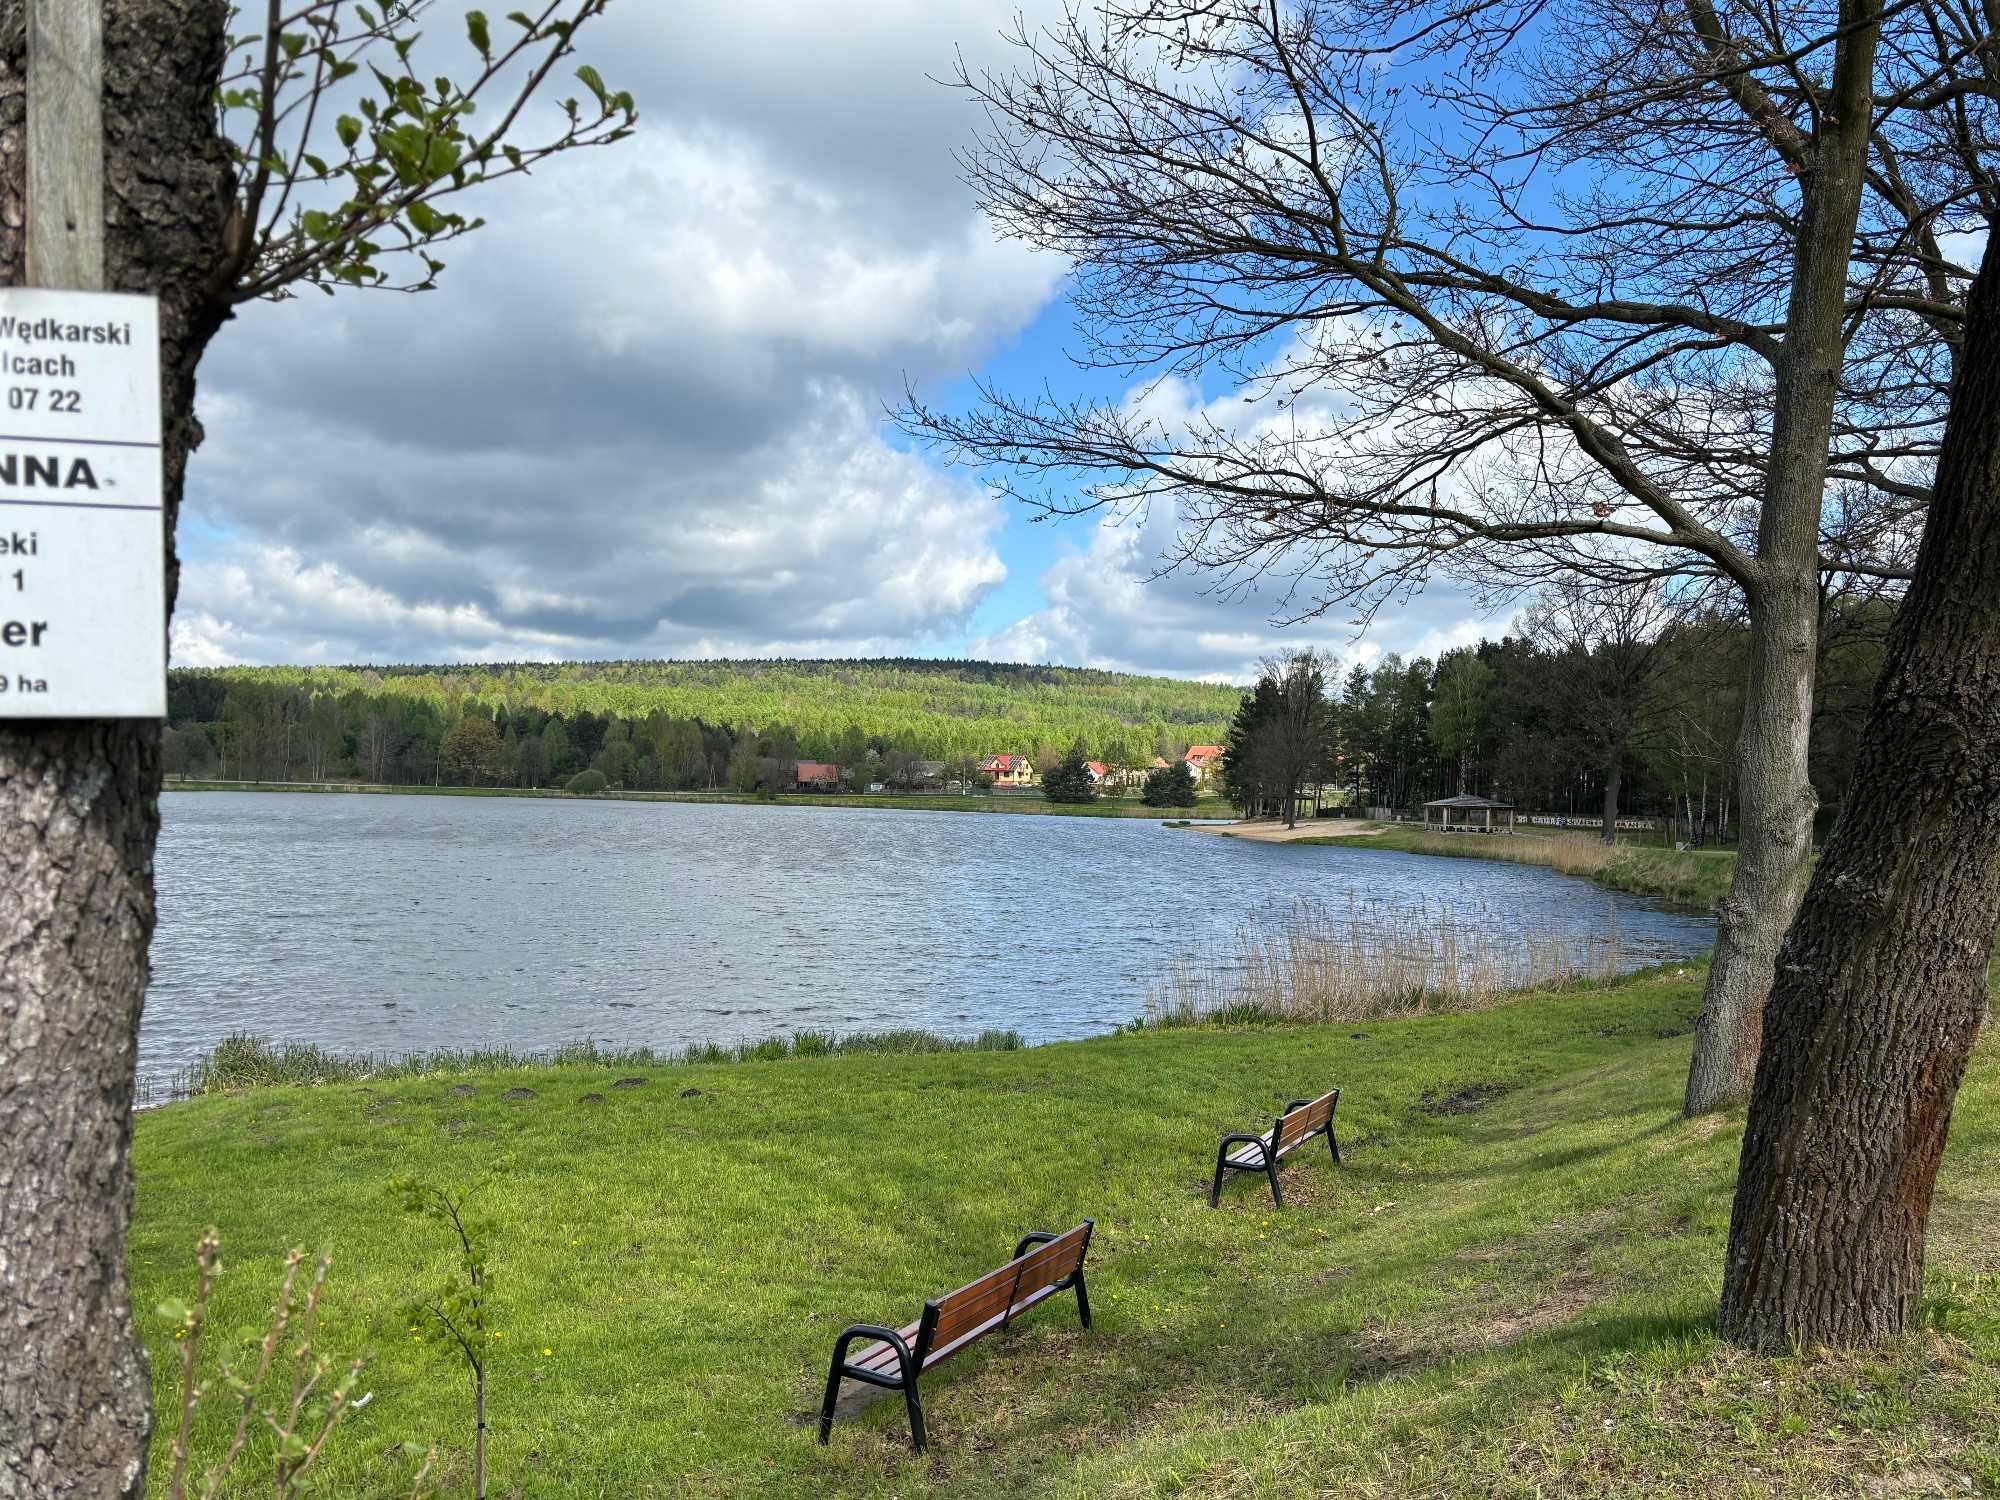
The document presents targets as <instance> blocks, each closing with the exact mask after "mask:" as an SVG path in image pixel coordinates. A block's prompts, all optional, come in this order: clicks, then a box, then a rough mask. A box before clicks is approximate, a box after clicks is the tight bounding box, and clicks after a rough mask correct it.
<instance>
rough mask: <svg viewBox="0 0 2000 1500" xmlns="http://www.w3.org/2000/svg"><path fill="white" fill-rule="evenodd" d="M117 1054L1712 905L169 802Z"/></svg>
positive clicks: (714, 1023)
mask: <svg viewBox="0 0 2000 1500" xmlns="http://www.w3.org/2000/svg"><path fill="white" fill-rule="evenodd" d="M162 804H163V815H162V822H163V827H162V830H161V835H160V852H159V890H160V922H159V931H158V935H157V937H156V938H155V941H154V946H153V975H154V977H153V988H152V991H151V995H150V998H149V999H148V1001H147V1004H146V1016H145V1024H144V1026H143V1028H142V1030H141V1037H140V1071H141V1074H142V1075H143V1076H145V1077H147V1078H149V1079H160V1078H163V1077H165V1076H166V1075H168V1074H171V1073H172V1072H173V1071H175V1070H176V1069H178V1068H181V1067H184V1066H185V1065H186V1064H188V1063H189V1062H191V1061H193V1060H194V1059H195V1058H196V1057H198V1056H200V1055H201V1054H202V1053H203V1052H205V1051H206V1050H207V1049H208V1048H209V1047H210V1046H212V1045H213V1044H214V1043H215V1042H216V1041H217V1040H218V1039H219V1038H221V1037H222V1036H224V1035H225V1034H227V1033H229V1032H231V1031H246V1030H247V1031H254V1032H258V1033H262V1034H264V1035H267V1036H270V1037H273V1038H276V1039H278V1040H298V1041H312V1042H317V1043H320V1044H321V1045H324V1046H330V1047H335V1048H339V1049H342V1050H351V1051H370V1052H402V1051H413V1050H418V1049H422V1048H429V1047H439V1046H453V1047H460V1046H475V1045H506V1046H511V1047H516V1048H524V1049H543V1048H551V1047H556V1046H560V1045H562V1044H563V1043H565V1042H572V1041H579V1040H582V1039H585V1038H594V1039H597V1040H599V1041H605V1042H610V1043H615V1044H621V1045H638V1044H648V1045H652V1046H655V1047H678V1046H683V1045H686V1044H687V1043H689V1042H696V1041H722V1042H728V1041H738V1040H744V1039H755V1038H761V1037H765V1036H770V1035H774V1034H778V1033H782V1032H788V1031H791V1030H795V1029H799V1028H803V1027H813V1028H821V1029H831V1030H836V1031H851V1030H873V1029H879V1028H886V1027H900V1026H922V1027H928V1028H930V1029H932V1030H935V1031H942V1032H949V1033H971V1032H976V1031H978V1030H980V1029H982V1028H984V1027H989V1026H998V1027H1012V1028H1014V1029H1015V1030H1017V1031H1019V1032H1021V1033H1022V1034H1023V1035H1024V1036H1026V1037H1027V1038H1029V1039H1030V1040H1033V1041H1041V1040H1047V1039H1052V1038H1056V1037H1071V1036H1082V1035H1087V1034H1090V1033H1092V1032H1100V1031H1108V1030H1110V1029H1111V1028H1113V1027H1114V1026H1116V1025H1117V1024H1118V1023H1119V1022H1121V1021H1126V1020H1130V1019H1131V1018H1132V1017H1133V1016H1134V1015H1136V1014H1137V1013H1138V1012H1139V1010H1140V1008H1141V1006H1142V1004H1143V1000H1144V996H1145V992H1146V987H1147V984H1148V982H1149V981H1153V980H1157V979H1158V978H1159V977H1160V976H1161V975H1162V974H1163V973H1165V971H1166V969H1167V967H1168V965H1169V964H1170V962H1171V960H1172V958H1173V956H1174V954H1175V953H1177V952H1185V951H1188V950H1189V949H1200V948H1205V947H1212V946H1214V945H1216V944H1219V943H1224V942H1226V941H1227V939H1228V938H1229V937H1230V935H1231V934H1233V933H1235V932H1237V931H1238V930H1239V929H1240V928H1241V927H1242V926H1243V924H1244V923H1245V922H1246V921H1254V920H1258V919H1260V918H1275V917H1278V916H1280V915H1282V913H1283V912H1284V911H1285V910H1286V909H1287V908H1289V907H1290V906H1292V905H1293V904H1294V903H1295V902H1297V901H1298V900H1300V899H1307V900H1312V901H1320V902H1342V901H1346V900H1349V899H1356V900H1360V901H1367V902H1380V903H1387V904H1391V905H1396V906H1404V905H1407V906H1410V907H1420V908H1422V909H1425V910H1428V911H1452V912H1458V913H1462V914H1468V915H1475V916H1479V917H1482V918H1483V919H1485V920H1490V921H1491V922H1493V923H1495V924H1498V925H1499V926H1500V927H1501V928H1502V929H1508V928H1535V929H1540V930H1544V931H1546V930H1548V929H1550V928H1552V927H1554V928H1559V929H1561V930H1562V931H1563V932H1565V933H1568V934H1572V935H1575V936H1577V937H1580V938H1592V937H1597V936H1601V935H1602V934H1603V933H1605V932H1607V931H1609V930H1611V929H1612V928H1613V927H1614V925H1615V928H1616V930H1617V932H1618V935H1619V949H1620V952H1621V954H1622V956H1623V961H1624V963H1625V964H1626V965H1627V966H1629V967H1636V966H1638V965H1641V964H1646V963H1654V962H1658V961H1660V960H1662V959H1666V958H1672V957H1678V956H1683V955H1686V954H1690V953H1695V952H1699V951H1701V950H1703V949H1705V948H1707V947H1708V946H1709V944H1710V943H1711V941H1712V939H1713V924H1712V923H1710V922H1709V921H1706V920H1704V919H1701V918H1696V917H1691V916H1686V915H1682V914H1677V913H1674V912H1670V911H1667V910H1665V909H1663V908H1661V907H1660V906H1659V905H1657V904H1656V903H1652V902H1648V901H1644V900H1641V899H1639V898H1636V897H1631V896H1614V895H1612V894H1611V893H1608V892H1606V891H1603V890H1601V889H1599V888H1598V887H1596V886H1593V885H1591V884H1589V883H1587V882H1584V881H1580V880H1574V879H1571V878H1569V877H1567V876H1562V875H1557V874H1555V873H1553V872H1552V871H1548V870H1543V869H1538V868H1533V867H1528V866H1520V865H1507V864H1499V863H1490V862H1488V861H1485V860H1471V859H1426V858H1423V857H1421V856H1417V855H1408V854H1397V853H1391V852H1388V851H1385V850H1353V849H1344V848H1296V847H1294V848H1286V847H1283V846H1278V845H1269V844H1256V843H1249V842H1246V841H1243V840H1238V839H1219V838H1211V837H1207V836H1204V835H1201V834H1195V833H1189V832H1187V831H1185V830H1180V829H1173V828H1164V827H1162V826H1160V825H1159V824H1157V823H1152V822H1147V821H1141V820H1125V819H1110V818H1061V817H1019V816H996V815H991V814H977V813H946V812H903V811H889V810H880V811H878V810H873V809H859V808H797V807H762V806H734V805H722V804H688V803H643V802H567V801H538V800H529V799H511V798H482V797H424V796H331V795H315V794H298V795H285V794H273V793H256V794H228V793H206V792H182V793H171V792H170V793H168V794H167V795H166V796H165V797H164V798H163V799H162Z"/></svg>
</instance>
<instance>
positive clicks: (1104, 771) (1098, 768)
mask: <svg viewBox="0 0 2000 1500" xmlns="http://www.w3.org/2000/svg"><path fill="white" fill-rule="evenodd" d="M1083 768H1084V770H1086V771H1088V772H1090V779H1091V780H1092V781H1094V782H1096V783H1097V784H1098V785H1099V786H1103V785H1104V783H1105V781H1106V780H1108V779H1109V778H1110V775H1111V768H1110V767H1109V766H1107V765H1105V764H1104V762H1103V761H1101V760H1087V761H1085V762H1084V763H1083Z"/></svg>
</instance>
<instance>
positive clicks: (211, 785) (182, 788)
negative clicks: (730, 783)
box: [166, 779, 1230, 818]
mask: <svg viewBox="0 0 2000 1500" xmlns="http://www.w3.org/2000/svg"><path fill="white" fill-rule="evenodd" d="M166 790H168V791H170V792H333V793H366V794H369V795H374V796H405V797H553V798H557V799H559V800H567V801H571V802H729V803H748V804H755V805H757V806H760V807H872V808H885V807H893V808H901V809H903V810H905V811H910V812H974V813H1041V814H1049V815H1053V816H1056V817H1068V818H1171V817H1175V816H1180V817H1187V816H1189V815H1190V814H1191V815H1193V816H1195V817H1216V818H1226V817H1228V816H1229V814H1230V809H1229V807H1228V806H1227V805H1226V804H1225V803H1223V802H1221V801H1220V800H1219V799H1213V798H1211V799H1206V800H1205V801H1204V802H1203V803H1202V804H1200V805H1198V806H1195V807H1148V806H1146V804H1145V803H1143V802H1141V801H1140V800H1139V799H1138V798H1136V797H1100V798H1098V799H1097V801H1095V802H1082V803H1065V802H1051V801H1049V800H1048V799H1047V798H1045V797H1043V796H1042V795H1041V793H1039V792H999V793H994V794H991V795H980V794H973V793H966V794H963V795H958V794H949V793H942V792H941V793H939V794H937V795H936V796H929V795H923V794H916V795H892V794H889V793H886V792H885V793H880V794H875V793H870V794H866V795H847V794H839V793H827V794H821V793H816V792H803V793H791V792H788V793H786V794H784V795H783V796H778V797H763V796H757V795H755V794H750V793H743V792H630V791H606V792H595V793H590V794H579V793H576V792H566V791H564V790H563V789H562V788H560V787H518V786H391V785H387V784H382V783H374V782H362V781H203V780H198V779H188V780H171V781H169V782H167V784H166Z"/></svg>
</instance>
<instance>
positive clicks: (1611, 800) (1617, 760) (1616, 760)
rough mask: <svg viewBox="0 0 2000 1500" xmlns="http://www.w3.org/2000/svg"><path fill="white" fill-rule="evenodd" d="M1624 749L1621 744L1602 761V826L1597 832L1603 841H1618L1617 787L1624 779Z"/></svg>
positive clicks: (1612, 842) (1608, 842) (1610, 842)
mask: <svg viewBox="0 0 2000 1500" xmlns="http://www.w3.org/2000/svg"><path fill="white" fill-rule="evenodd" d="M1624 771H1625V749H1624V747H1623V746H1622V745H1621V746H1620V747H1619V748H1618V749H1617V750H1615V751H1613V752H1612V754H1611V757H1610V759H1609V760H1607V761H1606V762H1605V763H1604V826H1603V828H1602V830H1601V831H1600V833H1599V837H1601V838H1602V839H1603V840H1604V842H1605V843H1607V844H1615V843H1617V842H1618V788H1619V786H1620V785H1621V784H1622V783H1623V781H1624Z"/></svg>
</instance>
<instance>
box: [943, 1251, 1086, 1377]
mask: <svg viewBox="0 0 2000 1500" xmlns="http://www.w3.org/2000/svg"><path fill="white" fill-rule="evenodd" d="M1090 1230H1091V1221H1090V1220H1088V1219H1085V1220H1084V1221H1083V1222H1082V1223H1081V1224H1079V1225H1077V1226H1076V1228H1074V1229H1071V1230H1069V1231H1067V1232H1066V1233H1063V1234H1060V1235H1058V1236H1057V1237H1056V1238H1055V1239H1053V1240H1050V1241H1049V1242H1048V1243H1047V1244H1044V1245H1034V1246H1031V1247H1030V1248H1029V1250H1028V1251H1027V1253H1026V1254H1024V1255H1021V1256H1018V1257H1016V1258H1015V1259H1013V1260H1010V1261H1008V1262H1007V1264H1006V1265H1004V1266H1002V1267H1000V1268H999V1269H998V1270H997V1271H988V1272H987V1273H986V1274H985V1275H984V1276H982V1277H980V1278H979V1279H978V1280H977V1281H973V1282H969V1283H967V1284H966V1285H965V1286H962V1287H960V1288H959V1289H958V1290H957V1291H955V1292H947V1293H946V1294H945V1295H944V1296H942V1297H939V1298H937V1299H936V1300H935V1301H933V1302H930V1303H927V1304H926V1305H925V1307H924V1324H923V1331H922V1332H921V1333H920V1334H919V1335H918V1341H919V1343H920V1344H921V1345H922V1348H921V1349H920V1350H919V1351H918V1352H917V1358H918V1359H920V1360H921V1359H922V1358H923V1356H924V1354H925V1353H928V1352H929V1351H930V1350H931V1349H942V1348H944V1347H945V1346H946V1345H948V1344H952V1343H956V1342H957V1341H958V1340H959V1339H961V1338H964V1337H965V1336H966V1335H967V1334H968V1333H971V1332H973V1331H974V1330H976V1329H978V1328H979V1327H980V1326H981V1325H982V1324H986V1323H990V1322H992V1321H993V1320H994V1319H996V1318H1002V1319H1004V1318H1005V1316H1006V1314H1007V1312H1008V1310H1009V1309H1010V1308H1013V1307H1017V1306H1019V1305H1020V1304H1021V1303H1022V1302H1024V1301H1026V1300H1027V1299H1028V1298H1029V1297H1030V1296H1032V1295H1033V1294H1034V1293H1036V1292H1038V1291H1040V1290H1041V1289H1042V1288H1044V1287H1048V1286H1054V1285H1055V1284H1056V1283H1057V1282H1059V1281H1061V1280H1062V1279H1063V1278H1064V1277H1066V1276H1069V1275H1072V1274H1073V1273H1074V1272H1076V1271H1077V1270H1078V1269H1080V1268H1081V1267H1082V1265H1083V1257H1084V1252H1085V1251H1086V1250H1087V1249H1088V1248H1089V1246H1090Z"/></svg>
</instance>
